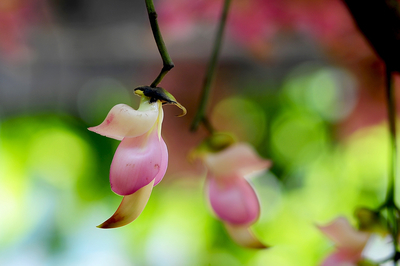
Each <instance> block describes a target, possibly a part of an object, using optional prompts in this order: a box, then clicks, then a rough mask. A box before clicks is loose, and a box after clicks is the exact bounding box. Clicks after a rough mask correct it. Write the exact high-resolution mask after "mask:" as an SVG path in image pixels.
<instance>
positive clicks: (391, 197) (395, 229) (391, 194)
mask: <svg viewBox="0 0 400 266" xmlns="http://www.w3.org/2000/svg"><path fill="white" fill-rule="evenodd" d="M392 74H393V72H392V70H391V69H390V68H389V67H388V66H386V98H387V108H388V109H387V110H388V120H389V133H390V159H389V160H390V163H389V183H388V189H387V195H386V201H385V205H386V207H387V212H388V227H389V229H390V233H391V235H392V238H393V246H394V250H395V255H397V254H398V234H399V226H398V218H399V217H398V208H397V205H396V202H395V182H396V177H397V163H396V162H397V142H396V102H395V96H394V86H393V78H392V76H393V75H392ZM394 260H397V258H394Z"/></svg>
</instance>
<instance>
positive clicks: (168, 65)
mask: <svg viewBox="0 0 400 266" xmlns="http://www.w3.org/2000/svg"><path fill="white" fill-rule="evenodd" d="M145 1H146V8H147V13H148V15H149V20H150V26H151V31H152V32H153V36H154V39H155V41H156V44H157V48H158V51H159V52H160V55H161V58H162V61H163V67H162V69H161V72H160V74H159V75H158V76H157V77H156V79H155V80H154V81H153V83H151V85H150V87H153V88H155V87H157V85H158V84H159V83H160V82H161V80H162V79H163V78H164V76H165V75H166V74H167V73H168V72H169V71H170V70H171V69H172V68H173V67H174V63H173V62H172V59H171V57H170V56H169V54H168V51H167V47H166V46H165V43H164V40H163V37H162V35H161V31H160V27H159V26H158V22H157V13H156V10H155V8H154V4H153V0H145Z"/></svg>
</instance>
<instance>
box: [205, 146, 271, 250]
mask: <svg viewBox="0 0 400 266" xmlns="http://www.w3.org/2000/svg"><path fill="white" fill-rule="evenodd" d="M201 157H202V160H203V162H204V164H205V165H206V167H207V169H208V174H207V182H206V187H207V190H208V197H209V201H210V204H211V207H212V209H213V210H214V212H215V214H216V216H217V217H218V218H219V219H220V220H221V221H222V222H223V223H224V224H225V227H226V229H227V231H228V233H229V235H230V236H231V238H232V239H233V240H234V241H235V242H236V243H238V244H239V245H241V246H244V247H247V248H266V247H267V246H266V245H264V244H263V243H261V242H260V241H259V240H258V239H257V238H256V237H255V236H254V234H253V233H252V232H251V230H250V226H251V225H252V224H254V223H255V222H256V221H257V219H258V217H259V215H260V203H259V200H258V197H257V195H256V193H255V191H254V189H253V187H252V186H251V185H250V183H249V182H248V181H247V179H246V178H245V176H246V175H248V174H250V173H252V172H254V171H261V170H265V169H266V168H268V167H269V166H270V164H271V163H270V161H268V160H264V159H262V158H260V157H259V156H258V155H257V154H256V152H255V151H254V149H253V148H252V147H251V146H250V145H248V144H246V143H236V144H232V145H230V146H228V147H227V148H224V149H222V150H220V151H218V152H206V153H204V155H202V156H201Z"/></svg>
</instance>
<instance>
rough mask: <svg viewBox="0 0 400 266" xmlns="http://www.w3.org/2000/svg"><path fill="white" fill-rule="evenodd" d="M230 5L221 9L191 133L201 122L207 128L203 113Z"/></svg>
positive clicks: (228, 1)
mask: <svg viewBox="0 0 400 266" xmlns="http://www.w3.org/2000/svg"><path fill="white" fill-rule="evenodd" d="M230 4H231V0H225V1H224V7H223V9H222V13H221V17H220V20H219V25H218V30H217V34H216V37H215V41H214V46H213V50H212V54H211V58H210V61H209V64H208V68H207V73H206V76H205V78H204V83H203V89H202V92H201V98H200V103H199V107H198V108H197V113H196V115H195V117H194V119H193V122H192V125H191V127H190V130H191V131H196V130H197V128H198V127H199V125H200V123H201V122H203V123H204V124H205V125H206V126H207V119H206V115H205V112H206V109H207V103H208V99H209V97H210V91H211V85H212V82H213V80H214V77H215V69H216V66H217V62H218V58H219V55H220V51H221V46H222V40H223V36H224V31H225V26H226V20H227V18H228V11H229V7H230Z"/></svg>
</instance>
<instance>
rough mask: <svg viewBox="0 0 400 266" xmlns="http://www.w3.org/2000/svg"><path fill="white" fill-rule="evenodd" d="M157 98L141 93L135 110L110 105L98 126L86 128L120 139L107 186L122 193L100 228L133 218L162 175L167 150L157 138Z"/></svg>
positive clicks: (160, 112)
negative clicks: (115, 207)
mask: <svg viewBox="0 0 400 266" xmlns="http://www.w3.org/2000/svg"><path fill="white" fill-rule="evenodd" d="M162 120H163V109H162V103H161V101H155V102H152V101H151V100H150V98H149V97H146V96H142V98H141V103H140V106H139V108H138V110H134V109H132V108H131V107H130V106H127V105H125V104H118V105H116V106H114V107H113V108H112V109H111V110H110V112H109V113H108V115H107V117H106V119H105V120H104V121H103V123H101V124H100V125H98V126H96V127H91V128H89V130H91V131H93V132H96V133H98V134H101V135H104V136H107V137H109V138H114V139H117V140H122V141H121V143H120V144H119V146H118V148H117V151H116V152H115V155H114V158H113V161H112V163H111V169H110V184H111V189H112V190H113V191H114V192H115V193H116V194H118V195H122V196H124V198H123V200H122V202H121V204H120V206H119V208H118V209H117V211H116V212H115V213H114V215H113V216H112V217H111V218H109V219H108V220H107V221H105V222H104V223H102V224H101V225H99V227H100V228H114V227H120V226H123V225H126V224H128V223H130V222H132V221H134V220H135V219H136V218H137V217H138V216H139V215H140V213H141V212H142V211H143V209H144V207H145V206H146V204H147V201H148V199H149V197H150V194H151V191H152V189H153V186H155V185H157V184H158V183H159V182H160V181H161V180H162V178H163V177H164V175H165V172H166V170H167V165H168V150H167V146H166V144H165V142H164V140H163V139H162V137H161V124H162Z"/></svg>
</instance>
